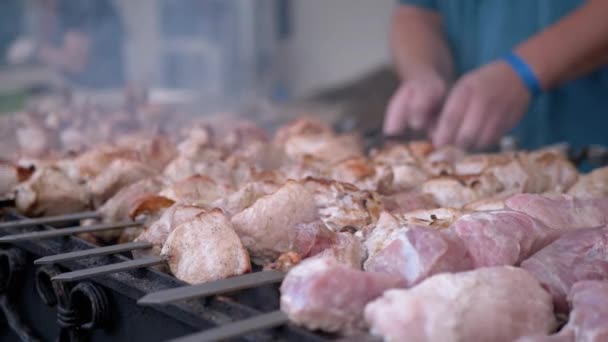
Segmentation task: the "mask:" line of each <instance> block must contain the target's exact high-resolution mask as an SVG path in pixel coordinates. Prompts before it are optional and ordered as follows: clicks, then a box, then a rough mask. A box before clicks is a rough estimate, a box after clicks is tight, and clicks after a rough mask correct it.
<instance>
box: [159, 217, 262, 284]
mask: <svg viewBox="0 0 608 342" xmlns="http://www.w3.org/2000/svg"><path fill="white" fill-rule="evenodd" d="M161 255H162V256H163V257H165V258H166V260H167V263H168V264H169V268H170V269H171V272H172V273H173V275H175V276H176V277H177V278H179V279H181V280H183V281H185V282H187V283H190V284H196V283H204V282H208V281H213V280H218V279H224V278H228V277H232V276H236V275H240V274H243V273H247V272H249V271H250V270H251V263H250V261H249V255H248V254H247V251H246V250H245V247H244V246H243V244H242V243H241V240H240V239H239V237H238V236H237V235H236V233H235V231H234V229H233V228H232V224H231V223H230V221H229V220H228V218H227V217H226V216H225V215H224V214H223V213H222V211H221V210H219V209H216V210H212V211H210V212H204V213H201V214H199V215H198V216H197V217H195V218H194V219H192V220H188V221H187V222H186V223H183V224H181V225H179V226H178V227H177V228H175V229H174V230H173V231H172V232H171V233H170V234H169V237H168V238H167V241H166V242H165V245H164V246H163V249H162V253H161Z"/></svg>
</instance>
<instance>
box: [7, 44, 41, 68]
mask: <svg viewBox="0 0 608 342" xmlns="http://www.w3.org/2000/svg"><path fill="white" fill-rule="evenodd" d="M35 54H36V43H35V42H34V41H33V40H32V39H29V38H18V39H16V40H15V41H14V42H13V43H11V45H10V47H9V48H8V52H7V53H6V61H7V62H8V63H9V64H24V63H27V62H28V61H30V60H31V59H32V58H34V55H35Z"/></svg>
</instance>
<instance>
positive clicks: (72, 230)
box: [0, 221, 143, 243]
mask: <svg viewBox="0 0 608 342" xmlns="http://www.w3.org/2000/svg"><path fill="white" fill-rule="evenodd" d="M142 223H143V222H142V221H127V222H119V223H112V224H104V223H101V224H92V225H90V226H77V227H69V228H62V229H52V230H43V231H36V232H30V233H23V234H12V235H6V236H3V237H0V243H1V242H17V241H24V240H37V239H48V238H53V237H58V236H66V235H72V234H79V233H90V232H99V231H104V230H111V229H121V228H127V227H133V226H139V225H141V224H142Z"/></svg>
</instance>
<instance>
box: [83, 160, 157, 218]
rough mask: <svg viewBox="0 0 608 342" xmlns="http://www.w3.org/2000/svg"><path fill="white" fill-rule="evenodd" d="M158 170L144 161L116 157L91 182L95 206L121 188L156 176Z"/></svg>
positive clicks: (89, 184) (90, 186)
mask: <svg viewBox="0 0 608 342" xmlns="http://www.w3.org/2000/svg"><path fill="white" fill-rule="evenodd" d="M155 173H156V171H155V170H154V169H152V168H151V167H149V166H147V165H145V164H144V163H141V162H138V161H134V160H129V159H115V160H113V161H112V162H111V163H110V165H108V166H107V168H106V169H104V170H103V171H101V172H100V173H99V174H98V175H97V176H96V177H95V178H93V179H92V180H91V181H90V182H89V183H88V187H89V189H90V191H91V195H92V196H93V205H94V207H99V206H100V205H102V204H103V203H104V202H105V201H106V200H107V199H109V198H110V197H112V196H114V195H115V194H116V193H117V192H118V191H119V190H120V189H122V188H124V187H125V186H127V185H130V184H133V183H135V182H138V181H140V180H142V179H146V178H150V177H152V176H154V174H155Z"/></svg>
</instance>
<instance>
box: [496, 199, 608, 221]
mask: <svg viewBox="0 0 608 342" xmlns="http://www.w3.org/2000/svg"><path fill="white" fill-rule="evenodd" d="M505 204H506V206H507V208H509V209H513V210H517V211H521V212H523V213H526V214H527V215H530V216H532V217H534V218H535V219H537V220H539V221H541V222H543V223H544V224H545V225H547V226H548V227H550V228H559V229H577V228H591V227H599V226H604V225H607V224H608V198H595V199H591V198H575V197H572V196H568V195H557V196H543V195H535V194H520V195H515V196H512V197H510V198H509V199H507V201H506V202H505Z"/></svg>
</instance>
